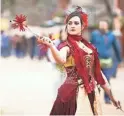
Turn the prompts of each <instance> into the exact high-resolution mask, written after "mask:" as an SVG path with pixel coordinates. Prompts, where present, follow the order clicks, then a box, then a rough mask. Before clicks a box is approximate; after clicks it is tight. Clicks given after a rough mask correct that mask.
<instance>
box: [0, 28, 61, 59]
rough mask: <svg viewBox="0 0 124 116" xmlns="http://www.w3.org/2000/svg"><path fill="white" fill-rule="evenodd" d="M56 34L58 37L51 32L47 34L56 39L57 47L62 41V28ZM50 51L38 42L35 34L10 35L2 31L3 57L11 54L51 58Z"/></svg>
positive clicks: (19, 56)
mask: <svg viewBox="0 0 124 116" xmlns="http://www.w3.org/2000/svg"><path fill="white" fill-rule="evenodd" d="M43 35H44V34H43ZM43 35H42V36H43ZM56 35H57V37H54V36H55V34H52V33H50V34H48V35H47V36H49V37H50V38H51V39H52V40H53V41H54V43H55V45H56V47H57V46H58V44H59V43H60V42H61V41H62V39H61V38H62V37H61V36H63V33H62V30H60V31H59V32H58V33H56ZM45 36H46V35H45ZM48 51H49V50H48V48H46V47H45V46H44V45H40V46H39V45H38V44H37V38H36V36H35V35H32V36H30V37H27V36H25V35H19V34H18V33H16V34H14V35H8V34H7V33H6V32H5V31H1V57H3V58H7V57H10V56H15V57H17V58H24V57H26V56H29V57H30V58H31V59H33V58H38V59H39V60H40V59H42V58H44V57H46V58H47V59H48V60H49V58H48V56H49V54H48Z"/></svg>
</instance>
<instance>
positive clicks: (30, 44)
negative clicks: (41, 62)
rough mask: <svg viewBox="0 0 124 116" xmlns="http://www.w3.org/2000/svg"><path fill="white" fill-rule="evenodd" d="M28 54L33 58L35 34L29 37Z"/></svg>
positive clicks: (34, 53)
mask: <svg viewBox="0 0 124 116" xmlns="http://www.w3.org/2000/svg"><path fill="white" fill-rule="evenodd" d="M29 55H30V58H31V59H33V58H34V57H35V55H36V37H35V36H32V37H31V38H30V39H29Z"/></svg>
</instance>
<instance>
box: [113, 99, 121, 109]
mask: <svg viewBox="0 0 124 116" xmlns="http://www.w3.org/2000/svg"><path fill="white" fill-rule="evenodd" d="M112 102H113V105H114V106H115V107H116V108H117V109H121V108H122V107H121V103H120V101H116V100H113V101H112Z"/></svg>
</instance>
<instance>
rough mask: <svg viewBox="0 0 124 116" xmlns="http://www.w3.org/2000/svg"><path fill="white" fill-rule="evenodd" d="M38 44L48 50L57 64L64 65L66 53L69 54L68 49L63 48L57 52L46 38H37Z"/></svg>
mask: <svg viewBox="0 0 124 116" xmlns="http://www.w3.org/2000/svg"><path fill="white" fill-rule="evenodd" d="M38 43H40V44H45V45H47V46H48V47H49V48H50V50H51V52H52V55H53V57H54V59H55V61H56V63H58V64H65V63H66V57H67V53H68V52H69V47H67V46H65V47H63V48H62V49H61V50H60V51H59V50H58V49H57V48H56V47H55V45H54V44H53V42H52V41H51V39H50V38H48V37H42V38H38Z"/></svg>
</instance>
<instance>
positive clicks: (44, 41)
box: [37, 36, 53, 47]
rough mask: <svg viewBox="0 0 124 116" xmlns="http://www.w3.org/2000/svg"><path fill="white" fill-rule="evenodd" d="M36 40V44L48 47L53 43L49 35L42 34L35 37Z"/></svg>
mask: <svg viewBox="0 0 124 116" xmlns="http://www.w3.org/2000/svg"><path fill="white" fill-rule="evenodd" d="M37 42H38V44H45V45H47V46H48V47H51V46H52V45H53V42H52V40H51V39H50V38H49V37H44V36H43V37H40V36H39V37H38V38H37Z"/></svg>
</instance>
